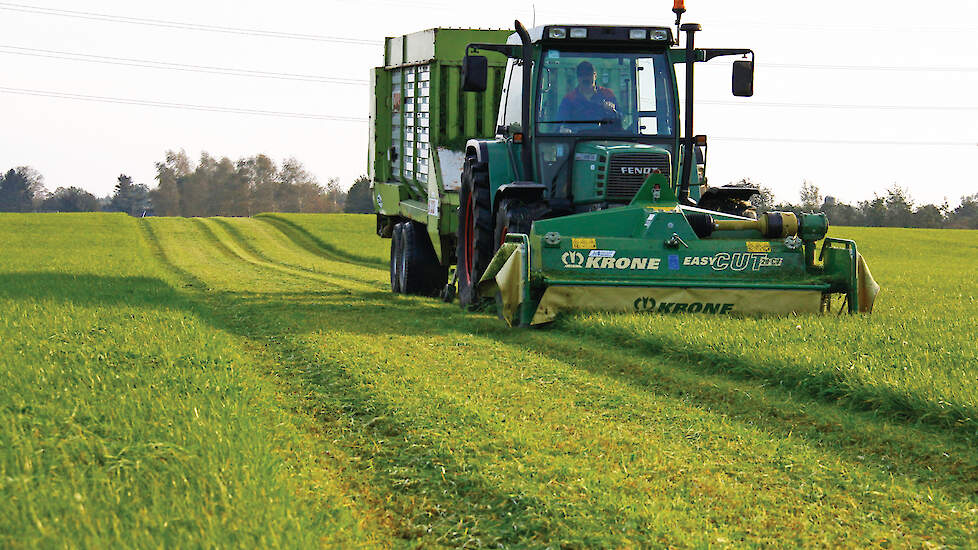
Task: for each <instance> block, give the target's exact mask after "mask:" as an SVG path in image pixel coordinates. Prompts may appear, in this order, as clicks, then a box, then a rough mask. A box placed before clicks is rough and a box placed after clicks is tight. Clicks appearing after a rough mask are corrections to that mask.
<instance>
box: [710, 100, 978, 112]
mask: <svg viewBox="0 0 978 550" xmlns="http://www.w3.org/2000/svg"><path fill="white" fill-rule="evenodd" d="M696 103H698V104H701V105H736V106H754V107H778V108H790V109H847V110H883V111H978V106H974V107H971V106H967V105H852V104H844V103H836V104H832V103H776V102H764V101H724V100H709V99H702V100H697V101H696Z"/></svg>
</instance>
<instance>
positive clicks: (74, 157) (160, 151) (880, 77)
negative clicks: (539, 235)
mask: <svg viewBox="0 0 978 550" xmlns="http://www.w3.org/2000/svg"><path fill="white" fill-rule="evenodd" d="M686 4H687V5H686V7H687V10H688V11H687V13H686V15H685V16H684V19H683V21H684V22H690V23H692V22H696V23H701V24H702V25H703V32H702V33H700V34H699V35H697V41H696V45H697V46H698V47H730V48H745V47H746V48H752V49H753V50H754V51H755V53H756V61H757V68H756V71H755V95H754V97H753V98H735V97H733V96H732V95H731V93H730V61H729V60H727V61H725V60H723V59H722V58H721V59H716V60H714V61H711V62H710V63H708V64H698V65H697V73H696V74H697V77H696V91H697V100H698V101H699V103H698V105H697V108H696V133H698V134H706V135H707V136H709V140H710V141H709V143H710V147H709V156H708V167H707V177H708V178H709V181H710V183H711V184H712V185H722V184H724V183H727V182H730V181H736V180H739V179H741V178H750V179H751V180H752V181H754V182H755V183H759V184H761V185H764V186H766V187H769V188H771V189H772V190H773V191H774V192H775V195H776V197H777V198H778V199H780V200H797V198H798V190H799V188H800V186H801V183H802V181H804V180H808V181H811V182H813V183H815V184H816V185H817V186H819V188H820V189H821V190H822V192H823V193H825V194H827V195H833V196H835V197H837V198H839V199H840V200H843V201H847V202H857V201H860V200H866V199H869V198H872V196H873V195H874V193H880V194H882V193H884V192H885V191H886V189H888V188H890V187H892V186H893V185H899V186H901V187H903V188H905V189H907V190H908V191H909V193H910V196H911V197H912V198H913V199H914V200H915V201H916V202H917V204H924V203H941V202H943V201H944V200H947V201H948V202H949V203H950V205H951V206H954V205H955V204H957V202H958V199H959V198H960V197H961V196H962V195H971V194H974V193H978V40H976V35H978V1H976V0H949V1H947V2H943V3H940V4H938V6H939V8H935V7H934V5H935V4H933V3H926V2H904V1H886V2H884V1H878V0H876V1H863V2H852V1H844V2H843V1H834V0H824V1H821V2H805V3H800V2H785V1H783V0H770V1H741V2H731V1H729V0H688V1H687V2H686ZM671 8H672V2H671V1H669V0H653V1H642V2H640V1H630V0H619V1H616V2H604V3H595V2H575V1H573V0H561V1H538V2H535V3H533V2H525V1H523V2H516V1H511V0H494V1H493V2H491V4H489V3H487V4H485V5H484V6H483V7H480V4H478V3H472V2H454V1H449V0H417V1H412V0H406V1H394V0H320V1H317V2H309V1H308V0H302V1H300V0H278V1H277V2H275V3H269V2H259V1H252V0H235V1H233V2H232V1H211V0H203V1H201V0H197V1H188V0H169V1H168V2H165V3H160V2H122V1H119V0H92V1H85V2H79V1H77V0H75V1H68V0H37V1H33V0H19V1H16V2H6V1H3V0H0V18H2V21H3V23H4V25H3V28H4V32H3V33H2V35H0V63H2V65H0V66H2V67H3V70H2V71H0V124H2V131H0V168H2V169H4V170H5V169H7V168H11V167H15V166H22V165H29V166H32V167H34V168H35V169H37V170H38V171H40V172H41V173H42V174H43V175H44V176H45V184H46V186H47V187H48V189H50V190H54V189H55V188H57V187H70V186H76V187H81V188H84V189H86V190H88V191H90V192H92V193H94V194H96V195H100V196H102V195H106V194H110V193H111V191H112V188H113V187H114V185H115V183H116V179H117V177H118V176H119V175H120V174H122V173H125V174H128V175H129V176H131V177H133V179H134V180H135V181H136V182H137V183H145V184H147V185H149V186H150V187H153V186H155V181H154V179H153V178H154V176H155V167H154V163H155V162H157V161H160V160H162V159H163V158H164V155H165V153H166V151H167V150H180V149H183V150H185V151H186V152H187V154H188V155H190V157H191V158H197V157H199V155H200V154H201V152H202V151H206V152H208V153H210V154H211V155H212V156H217V157H222V156H227V157H230V158H232V159H237V158H240V157H245V156H251V155H255V154H258V153H264V154H267V155H269V156H271V157H272V158H273V159H275V160H276V161H278V162H281V161H282V160H284V159H286V158H288V157H295V158H297V159H299V160H300V161H301V162H302V163H303V164H304V165H305V166H306V168H307V169H308V170H309V171H310V172H311V173H312V174H314V175H315V176H316V177H317V178H318V179H319V181H320V182H323V183H325V182H326V181H327V180H329V179H331V178H338V179H339V182H340V185H341V186H342V187H344V188H347V187H349V186H350V185H351V184H352V183H353V180H354V179H355V178H356V177H357V176H359V175H361V174H364V173H366V164H367V162H366V156H367V122H366V117H367V114H368V108H369V97H368V88H367V86H366V79H367V75H368V72H369V70H370V69H371V68H372V67H374V66H377V65H380V64H381V63H382V60H383V39H384V37H386V36H399V35H402V34H407V33H410V32H414V31H418V30H422V29H426V28H432V27H464V28H506V29H510V28H512V25H513V20H514V19H520V20H521V21H522V22H523V23H524V24H526V25H527V26H530V25H532V24H533V23H534V20H535V23H536V24H537V25H543V24H550V23H561V24H564V23H582V24H623V25H628V24H633V25H634V24H642V25H646V24H648V25H671V24H672V23H673V21H674V16H673V14H672V11H671ZM66 58H67V59H66ZM728 59H729V58H728ZM96 99H97V100H96ZM256 111H259V112H260V113H259V112H256Z"/></svg>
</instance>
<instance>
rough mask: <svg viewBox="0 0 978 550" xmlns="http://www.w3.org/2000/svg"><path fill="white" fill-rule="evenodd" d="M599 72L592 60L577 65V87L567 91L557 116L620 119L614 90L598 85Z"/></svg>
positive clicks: (569, 120)
mask: <svg viewBox="0 0 978 550" xmlns="http://www.w3.org/2000/svg"><path fill="white" fill-rule="evenodd" d="M596 78H597V73H596V72H595V71H594V65H592V64H591V62H590V61H581V63H580V64H579V65H578V66H577V87H576V88H574V89H573V90H571V91H570V92H568V93H567V95H565V96H564V99H563V100H561V102H560V107H559V108H558V110H557V118H558V119H560V120H563V121H568V122H573V121H589V122H598V121H607V122H614V121H617V120H618V119H619V114H618V100H617V99H616V98H615V94H614V92H612V91H611V90H609V89H608V88H605V87H602V86H598V85H597V83H596Z"/></svg>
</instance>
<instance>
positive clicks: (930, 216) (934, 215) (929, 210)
mask: <svg viewBox="0 0 978 550" xmlns="http://www.w3.org/2000/svg"><path fill="white" fill-rule="evenodd" d="M913 217H914V222H913V227H930V228H939V227H944V224H945V223H946V220H945V218H944V212H942V211H941V209H940V208H938V207H937V206H934V205H933V204H926V205H924V206H921V207H920V208H918V209H917V211H916V212H914V215H913Z"/></svg>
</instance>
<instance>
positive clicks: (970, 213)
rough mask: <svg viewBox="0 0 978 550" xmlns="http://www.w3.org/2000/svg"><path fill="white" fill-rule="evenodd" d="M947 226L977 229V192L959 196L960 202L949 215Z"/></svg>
mask: <svg viewBox="0 0 978 550" xmlns="http://www.w3.org/2000/svg"><path fill="white" fill-rule="evenodd" d="M948 226H950V227H954V228H958V229H978V193H975V194H974V195H969V196H965V197H961V204H960V205H959V206H958V207H957V208H955V209H954V211H953V212H951V215H950V216H949V219H948Z"/></svg>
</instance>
